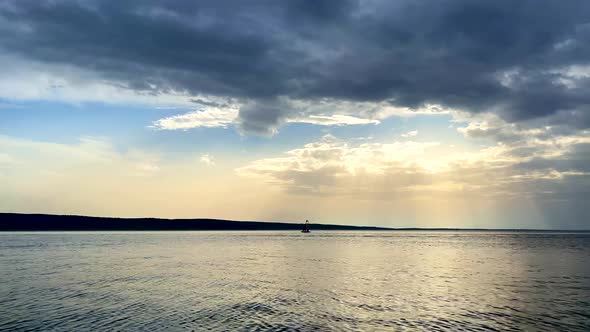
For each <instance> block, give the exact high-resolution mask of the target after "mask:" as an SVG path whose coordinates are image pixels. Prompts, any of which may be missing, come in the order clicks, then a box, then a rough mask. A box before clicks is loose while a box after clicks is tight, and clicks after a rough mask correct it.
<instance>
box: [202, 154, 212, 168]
mask: <svg viewBox="0 0 590 332" xmlns="http://www.w3.org/2000/svg"><path fill="white" fill-rule="evenodd" d="M199 162H201V163H203V164H205V165H207V166H215V161H214V160H213V157H212V156H211V155H209V154H208V153H204V154H202V155H201V157H200V158H199Z"/></svg>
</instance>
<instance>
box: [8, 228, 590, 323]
mask: <svg viewBox="0 0 590 332" xmlns="http://www.w3.org/2000/svg"><path fill="white" fill-rule="evenodd" d="M0 268H1V273H0V330H11V331H19V330H23V331H24V330H43V331H51V330H55V331H82V330H93V331H96V330H146V331H153V330H167V331H191V330H195V331H199V330H276V331H290V330H293V331H297V330H336V331H346V330H386V331H391V330H429V331H432V330H454V331H456V330H481V331H484V330H485V331H488V330H527V331H529V330H548V331H567V330H579V331H582V330H590V234H588V233H586V234H584V233H579V234H563V233H551V234H548V233H536V234H535V233H520V232H518V233H508V232H507V233H496V232H485V233H484V232H319V231H317V232H313V233H311V234H301V233H299V232H153V233H121V232H112V233H4V234H2V233H0Z"/></svg>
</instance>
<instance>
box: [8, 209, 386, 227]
mask: <svg viewBox="0 0 590 332" xmlns="http://www.w3.org/2000/svg"><path fill="white" fill-rule="evenodd" d="M301 225H302V223H284V222H260V221H234V220H222V219H159V218H107V217H88V216H77V215H52V214H21V213H0V231H217V230H227V231H234V230H235V231H258V230H301V227H302V226H301ZM310 228H311V229H313V230H365V231H376V230H391V229H390V228H383V227H371V226H348V225H329V224H314V223H312V224H311V226H310Z"/></svg>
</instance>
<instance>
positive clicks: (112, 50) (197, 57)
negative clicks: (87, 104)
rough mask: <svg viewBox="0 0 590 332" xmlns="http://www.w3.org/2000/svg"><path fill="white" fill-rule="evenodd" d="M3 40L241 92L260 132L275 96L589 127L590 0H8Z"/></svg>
mask: <svg viewBox="0 0 590 332" xmlns="http://www.w3.org/2000/svg"><path fill="white" fill-rule="evenodd" d="M0 49H1V51H2V53H5V54H8V55H11V56H18V57H22V58H25V59H29V60H30V61H34V62H38V63H42V64H49V65H67V66H71V67H73V68H78V69H84V70H86V71H90V72H92V73H94V74H95V77H93V79H94V80H102V81H103V82H108V83H109V84H116V85H120V86H122V87H125V88H126V89H131V90H133V91H136V92H138V93H147V94H166V93H170V92H174V93H178V92H181V93H186V94H188V95H213V96H221V97H224V98H237V99H239V100H242V101H243V102H244V103H247V105H246V106H245V107H244V109H243V110H242V109H240V112H239V118H240V121H239V122H240V123H241V127H242V129H243V130H245V131H252V132H261V133H268V132H269V131H272V130H274V128H276V126H277V125H280V124H281V123H282V121H283V120H284V119H287V118H292V116H291V115H292V114H289V112H291V110H290V109H288V108H287V109H284V108H281V107H280V106H281V105H280V103H277V102H276V100H277V99H276V98H291V99H298V100H321V99H323V98H329V99H333V100H341V101H356V102H373V103H379V102H381V103H388V104H392V105H396V106H397V107H410V108H418V107H421V106H423V105H426V104H435V105H442V106H443V107H450V108H456V109H462V110H466V111H469V112H475V113H477V112H484V111H487V112H495V113H497V114H499V115H500V116H501V117H502V118H503V119H505V120H507V121H510V122H514V121H517V122H518V121H526V120H530V119H538V118H546V119H549V120H548V121H550V122H552V123H554V124H562V123H568V124H569V125H572V126H576V127H578V128H588V126H589V125H590V116H588V107H589V104H590V93H589V92H590V89H589V87H590V85H589V83H590V76H589V75H588V72H589V71H588V70H587V68H588V66H589V65H590V60H589V59H590V3H589V2H588V1H585V0H572V1H567V2H556V1H551V0H529V1H519V2H518V3H515V2H514V1H509V0H494V1H491V0H490V1H477V2H473V1H468V0H444V1H437V2H436V4H433V3H431V2H427V1H414V0H400V1H379V0H359V1H352V0H349V1H348V0H347V1H336V0H319V1H313V2H309V1H290V2H288V3H283V2H276V1H239V2H235V1H219V0H216V1H198V2H194V3H193V2H187V1H167V2H164V3H163V2H160V1H157V2H156V1H125V3H117V4H116V5H115V4H113V3H112V2H111V1H100V0H95V1H85V2H80V1H74V0H56V1H50V2H39V1H29V0H24V1H20V0H19V1H14V0H13V1H3V2H2V4H0ZM57 73H58V72H57V71H56V75H57ZM285 113H286V114H285ZM349 115H350V114H349ZM322 116H331V114H324V115H322ZM572 118H575V119H576V120H575V121H572V120H571V119H572Z"/></svg>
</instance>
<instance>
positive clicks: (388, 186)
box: [237, 115, 590, 200]
mask: <svg viewBox="0 0 590 332" xmlns="http://www.w3.org/2000/svg"><path fill="white" fill-rule="evenodd" d="M483 118H485V120H484V119H482V116H477V119H474V118H472V117H470V120H469V121H467V120H466V119H465V118H461V117H458V119H457V121H467V126H464V127H460V128H458V131H459V132H462V133H463V134H464V135H466V137H467V138H470V139H485V140H487V141H488V142H490V141H491V145H488V146H485V147H483V148H480V149H479V150H474V151H472V150H469V149H466V148H465V147H463V149H457V147H456V146H455V145H452V146H451V145H446V144H441V143H439V142H413V141H393V142H389V143H362V144H354V143H352V142H345V141H342V140H339V139H337V138H335V137H333V136H326V137H324V138H323V139H322V140H321V141H318V142H313V143H308V144H306V145H304V146H303V147H301V148H297V149H293V150H289V151H287V152H286V153H285V155H284V156H280V157H272V158H264V159H259V160H255V161H252V162H251V163H249V164H248V165H246V166H243V167H241V168H238V169H237V173H238V174H239V175H241V176H246V177H253V178H259V179H262V180H264V181H267V182H269V183H272V184H274V185H277V186H279V187H281V188H283V189H284V190H286V191H287V192H291V193H299V194H316V195H328V196H342V195H344V196H353V197H356V198H360V199H379V200H381V199H393V198H396V197H397V198H400V197H402V196H403V197H404V199H418V198H420V199H436V198H441V197H444V196H445V195H447V196H448V197H454V196H457V195H466V194H468V195H470V196H472V197H480V198H493V199H497V200H506V199H509V198H515V199H523V198H525V197H529V198H535V199H543V200H554V199H563V197H570V196H571V197H572V199H574V198H575V197H574V196H575V195H576V192H584V190H586V189H585V188H587V186H588V185H590V183H589V182H588V178H590V177H589V175H590V167H588V166H587V165H588V163H587V161H588V160H590V154H589V152H590V149H589V148H588V146H590V131H578V132H577V133H575V134H568V135H558V134H555V133H554V134H547V133H544V132H541V131H536V130H535V131H534V132H531V129H526V128H519V127H516V126H514V124H510V123H507V122H504V121H502V120H501V119H499V118H498V117H497V116H490V115H489V116H487V117H483ZM546 130H550V128H548V129H546ZM410 133H413V132H410ZM400 195H401V196H400ZM568 195H569V196H568Z"/></svg>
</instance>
